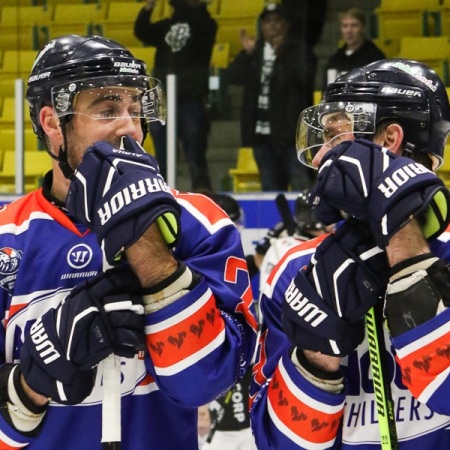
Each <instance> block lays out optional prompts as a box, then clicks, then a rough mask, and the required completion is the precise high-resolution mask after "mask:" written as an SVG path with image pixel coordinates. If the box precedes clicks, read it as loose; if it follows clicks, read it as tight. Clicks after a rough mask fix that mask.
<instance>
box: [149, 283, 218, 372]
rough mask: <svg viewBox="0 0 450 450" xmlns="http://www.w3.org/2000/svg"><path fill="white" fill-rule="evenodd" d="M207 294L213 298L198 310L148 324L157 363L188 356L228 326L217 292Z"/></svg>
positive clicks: (173, 361)
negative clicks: (225, 322)
mask: <svg viewBox="0 0 450 450" xmlns="http://www.w3.org/2000/svg"><path fill="white" fill-rule="evenodd" d="M206 295H208V296H209V298H208V299H207V301H206V302H204V303H203V304H202V306H201V307H200V308H198V309H197V310H196V311H193V312H192V313H191V312H190V313H189V314H187V315H183V314H182V313H180V314H178V316H175V317H174V318H172V319H170V320H168V321H167V322H168V324H167V326H163V327H161V324H156V325H150V326H149V327H146V330H147V347H148V350H149V352H150V356H151V358H152V361H153V363H154V365H155V367H160V368H166V367H169V366H172V365H174V364H176V363H178V362H180V361H182V360H184V359H186V358H188V357H189V356H191V355H193V354H194V353H196V352H198V351H199V350H201V349H203V348H205V347H206V346H207V345H208V344H210V343H211V342H212V341H214V339H216V338H217V337H218V336H219V334H220V333H221V332H222V331H223V330H224V329H225V324H224V322H223V320H222V318H221V317H220V312H219V310H218V309H217V307H216V301H215V299H214V296H213V295H212V293H211V291H209V290H208V291H207V292H206ZM199 302H200V301H199ZM199 302H197V303H199ZM195 305H196V304H194V305H192V306H195ZM180 316H181V319H180Z"/></svg>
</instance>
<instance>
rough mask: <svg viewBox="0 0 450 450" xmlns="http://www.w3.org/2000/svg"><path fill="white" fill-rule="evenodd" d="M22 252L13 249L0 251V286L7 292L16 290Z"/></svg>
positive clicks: (6, 248)
mask: <svg viewBox="0 0 450 450" xmlns="http://www.w3.org/2000/svg"><path fill="white" fill-rule="evenodd" d="M21 260H22V252H21V251H19V250H16V249H14V248H11V247H3V248H1V249H0V286H1V287H2V288H4V289H6V290H7V291H11V290H12V289H13V288H14V285H15V283H16V278H17V271H18V270H19V265H20V261H21Z"/></svg>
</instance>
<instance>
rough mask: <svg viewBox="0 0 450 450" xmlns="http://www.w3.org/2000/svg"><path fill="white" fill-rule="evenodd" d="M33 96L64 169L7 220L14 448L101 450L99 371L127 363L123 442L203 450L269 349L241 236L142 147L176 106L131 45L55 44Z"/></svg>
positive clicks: (92, 39) (1, 434)
mask: <svg viewBox="0 0 450 450" xmlns="http://www.w3.org/2000/svg"><path fill="white" fill-rule="evenodd" d="M27 99H28V103H29V107H30V115H31V120H32V123H33V127H34V130H35V132H36V134H37V136H38V137H39V139H41V141H42V142H43V144H44V146H45V148H46V150H47V152H48V153H49V154H50V155H51V156H52V158H53V166H52V167H53V169H52V170H51V171H50V172H49V173H47V174H46V176H45V179H44V182H43V186H42V188H40V189H38V190H37V191H34V192H32V193H30V194H27V195H25V196H24V197H22V198H20V199H18V200H16V201H14V202H12V203H10V204H8V205H7V206H5V207H4V208H3V209H2V211H1V212H0V258H1V261H2V262H1V269H0V284H1V287H2V289H1V290H0V303H1V305H2V317H3V327H2V333H1V336H2V337H1V339H0V340H1V343H2V344H1V348H0V361H1V366H0V403H1V411H2V413H1V421H0V422H1V423H0V448H23V447H27V448H29V449H42V450H44V449H45V450H48V449H59V448H61V449H62V448H64V449H67V450H75V449H80V448H83V449H92V450H93V449H100V448H102V445H101V437H102V398H103V389H102V383H103V381H104V378H103V376H102V375H103V374H102V369H101V367H102V366H101V365H99V363H100V362H101V361H103V359H104V358H105V357H107V356H109V355H111V354H114V355H116V357H119V359H120V372H121V384H120V394H121V409H122V421H121V423H122V433H121V434H122V445H123V447H122V448H124V449H133V450H134V449H136V450H139V449H142V450H143V449H155V450H156V449H158V450H161V449H167V450H172V449H175V448H190V449H197V448H198V439H197V407H198V406H199V405H202V404H205V403H207V402H209V401H211V400H213V399H214V398H216V397H217V396H218V395H219V394H221V393H222V392H224V391H226V390H227V389H229V388H230V387H231V386H232V385H234V384H235V383H236V381H237V380H238V379H240V378H241V377H242V376H243V375H244V373H245V372H246V370H247V368H248V366H249V364H250V361H251V358H252V355H253V353H254V343H255V337H256V328H257V322H256V319H255V317H254V313H253V306H252V304H251V303H252V298H251V289H250V285H249V277H248V273H247V267H246V265H245V260H244V255H243V249H242V245H241V241H240V237H239V232H238V231H237V230H236V227H235V226H234V225H233V223H232V221H231V220H230V219H229V218H228V216H227V215H226V214H225V213H224V212H223V211H222V210H221V209H220V208H219V207H217V206H216V205H215V204H214V202H213V201H211V200H210V199H208V198H207V197H206V196H203V195H200V194H188V193H180V192H178V191H175V190H173V189H171V188H170V187H169V186H167V184H166V182H165V180H164V179H163V177H162V176H161V174H160V172H159V167H158V163H157V161H156V160H155V159H154V158H153V157H152V156H151V155H149V154H147V153H146V152H145V151H144V150H143V148H142V147H141V143H142V142H143V140H144V137H145V130H146V126H147V124H148V123H149V122H151V121H154V120H159V121H163V120H165V104H164V96H163V94H162V90H161V88H160V83H159V81H158V80H156V79H154V78H151V77H149V76H148V75H147V73H146V67H145V63H144V62H143V61H141V60H139V59H136V58H135V57H134V56H133V55H132V54H131V53H130V52H129V51H128V50H127V49H126V48H124V47H123V46H122V45H120V44H118V43H117V42H114V41H112V40H109V39H106V38H103V37H99V36H89V37H81V36H77V35H68V36H62V37H58V38H56V39H54V40H52V41H50V42H49V43H48V44H47V45H46V46H45V47H44V48H43V49H42V50H41V51H40V52H39V53H38V55H37V57H36V60H35V63H34V66H33V68H32V72H31V74H30V77H29V80H28V89H27ZM107 267H111V268H109V269H107ZM168 430H172V431H171V432H169V431H168ZM114 445H115V446H114V448H118V447H117V445H116V444H114Z"/></svg>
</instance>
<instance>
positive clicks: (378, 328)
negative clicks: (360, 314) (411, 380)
mask: <svg viewBox="0 0 450 450" xmlns="http://www.w3.org/2000/svg"><path fill="white" fill-rule="evenodd" d="M380 306H381V305H380ZM365 321H366V330H367V340H368V342H369V356H370V364H371V367H372V379H373V387H374V392H375V401H376V406H377V416H378V427H379V429H380V440H381V448H382V449H383V450H397V449H398V439H397V428H396V425H395V417H394V401H393V400H392V392H391V386H390V383H389V379H388V378H387V371H386V369H387V368H386V364H385V357H386V346H385V341H384V332H383V324H382V321H381V320H380V317H378V318H377V317H376V314H375V307H372V308H370V310H369V311H368V312H367V314H366V317H365Z"/></svg>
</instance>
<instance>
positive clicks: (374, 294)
mask: <svg viewBox="0 0 450 450" xmlns="http://www.w3.org/2000/svg"><path fill="white" fill-rule="evenodd" d="M387 282H388V263H387V258H386V254H385V252H384V251H382V250H381V249H380V248H379V247H377V246H376V244H375V242H374V240H373V238H372V237H371V235H370V232H369V231H368V230H367V227H365V226H364V225H363V224H361V223H357V222H356V223H347V222H345V223H344V224H343V225H342V226H341V227H339V228H338V230H337V231H336V233H334V234H332V235H330V236H328V237H327V238H326V239H325V240H324V241H323V242H322V243H321V244H320V245H319V246H318V247H317V250H316V253H315V254H314V256H313V258H312V260H311V262H310V264H309V265H308V267H307V268H306V269H302V270H300V271H299V273H298V274H297V275H296V277H295V278H294V279H293V280H292V282H291V284H290V286H289V288H288V289H287V291H286V293H285V302H283V327H284V329H285V332H286V334H287V336H288V337H289V339H290V340H291V342H292V343H294V344H295V345H297V346H298V347H301V348H307V349H310V350H315V351H320V352H322V353H324V354H328V355H334V356H344V355H347V354H348V353H350V352H351V351H353V350H354V349H355V348H356V347H357V346H358V345H359V344H360V343H361V342H362V340H363V338H364V315H365V314H366V312H367V311H368V310H369V309H370V308H371V307H372V306H373V305H374V304H375V303H376V302H377V301H378V300H379V299H380V298H381V297H382V296H383V294H384V291H385V289H386V284H387Z"/></svg>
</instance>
